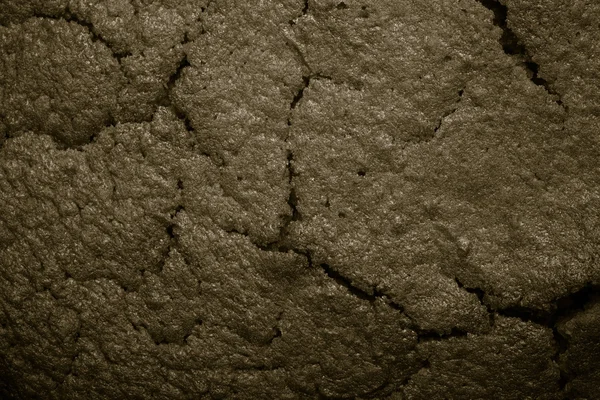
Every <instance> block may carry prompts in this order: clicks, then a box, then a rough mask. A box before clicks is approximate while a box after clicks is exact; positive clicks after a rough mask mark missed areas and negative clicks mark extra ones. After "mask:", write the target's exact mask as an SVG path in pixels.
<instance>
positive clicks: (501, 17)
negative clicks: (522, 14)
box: [476, 0, 568, 112]
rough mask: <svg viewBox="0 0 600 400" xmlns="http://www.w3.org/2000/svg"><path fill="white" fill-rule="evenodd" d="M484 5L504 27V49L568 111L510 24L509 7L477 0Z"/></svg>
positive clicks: (538, 84) (534, 81)
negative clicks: (541, 74)
mask: <svg viewBox="0 0 600 400" xmlns="http://www.w3.org/2000/svg"><path fill="white" fill-rule="evenodd" d="M476 1H477V2H478V3H480V4H481V5H482V6H484V7H485V8H487V9H488V10H490V11H492V12H493V13H494V20H493V23H494V25H495V26H497V27H499V28H500V29H502V36H501V37H500V39H499V42H500V44H501V45H502V50H504V53H506V54H507V55H509V56H515V57H517V58H519V59H520V60H521V64H520V65H521V67H522V68H523V69H524V70H525V72H526V73H527V76H528V77H529V80H530V81H531V82H533V84H535V85H536V86H540V87H542V88H544V90H545V91H546V92H547V93H548V94H549V95H551V96H552V97H554V98H555V100H554V101H555V103H556V104H557V105H559V106H560V107H562V108H563V109H564V110H565V112H567V111H568V108H567V106H566V105H565V104H564V103H563V100H562V96H561V95H560V93H558V92H557V91H555V90H554V89H553V88H552V87H551V83H550V82H548V81H547V80H545V79H544V78H542V77H540V76H539V70H540V65H539V64H538V63H536V62H535V61H534V60H533V56H532V55H531V53H530V51H529V50H528V49H527V47H526V46H525V45H524V44H523V42H522V41H521V40H520V39H519V37H518V36H517V34H516V33H515V32H514V31H513V30H512V29H511V28H510V27H509V26H508V23H507V18H508V7H507V6H505V5H504V4H502V3H501V2H500V1H499V0H476Z"/></svg>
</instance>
